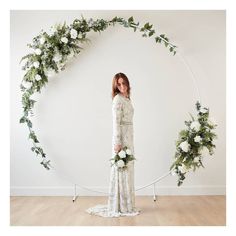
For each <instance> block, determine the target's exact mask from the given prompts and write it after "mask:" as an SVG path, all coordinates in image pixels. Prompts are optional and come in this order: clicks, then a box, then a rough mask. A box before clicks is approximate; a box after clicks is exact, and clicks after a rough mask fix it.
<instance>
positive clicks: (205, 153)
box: [200, 146, 209, 157]
mask: <svg viewBox="0 0 236 236" xmlns="http://www.w3.org/2000/svg"><path fill="white" fill-rule="evenodd" d="M200 153H201V156H203V157H205V156H208V154H209V150H208V148H207V147H205V146H204V147H203V148H202V149H201V150H200Z"/></svg>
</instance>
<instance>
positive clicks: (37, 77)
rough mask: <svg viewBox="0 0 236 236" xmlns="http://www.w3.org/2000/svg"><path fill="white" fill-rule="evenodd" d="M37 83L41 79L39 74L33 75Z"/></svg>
mask: <svg viewBox="0 0 236 236" xmlns="http://www.w3.org/2000/svg"><path fill="white" fill-rule="evenodd" d="M34 78H35V79H36V80H37V81H39V80H41V79H42V77H41V75H39V74H37V75H35V77H34Z"/></svg>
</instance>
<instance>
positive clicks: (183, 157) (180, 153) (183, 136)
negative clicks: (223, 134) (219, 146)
mask: <svg viewBox="0 0 236 236" xmlns="http://www.w3.org/2000/svg"><path fill="white" fill-rule="evenodd" d="M196 109H197V117H196V118H194V117H193V116H192V115H191V114H190V116H191V118H192V120H190V121H185V125H186V126H187V128H186V129H184V130H181V131H180V132H179V138H178V140H177V141H176V152H175V156H174V159H175V160H174V163H173V164H172V165H171V167H170V170H171V173H172V175H177V176H178V186H180V185H181V184H182V183H183V180H184V179H185V175H186V174H187V173H188V172H189V171H190V170H193V171H195V170H196V169H197V168H199V167H204V165H203V163H202V161H203V158H204V157H206V156H208V155H209V154H210V155H213V153H214V148H216V145H215V143H214V140H215V139H216V138H217V135H216V134H215V133H214V129H215V128H216V126H217V124H216V123H215V121H214V119H213V118H211V117H209V108H205V107H201V104H200V102H199V101H197V103H196Z"/></svg>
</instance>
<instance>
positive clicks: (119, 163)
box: [116, 160, 125, 167]
mask: <svg viewBox="0 0 236 236" xmlns="http://www.w3.org/2000/svg"><path fill="white" fill-rule="evenodd" d="M116 164H117V166H118V167H124V165H125V163H124V161H122V160H119V161H117V163H116Z"/></svg>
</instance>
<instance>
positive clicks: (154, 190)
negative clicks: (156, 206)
mask: <svg viewBox="0 0 236 236" xmlns="http://www.w3.org/2000/svg"><path fill="white" fill-rule="evenodd" d="M156 200H157V196H156V189H155V183H154V184H153V201H154V202H156Z"/></svg>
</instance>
